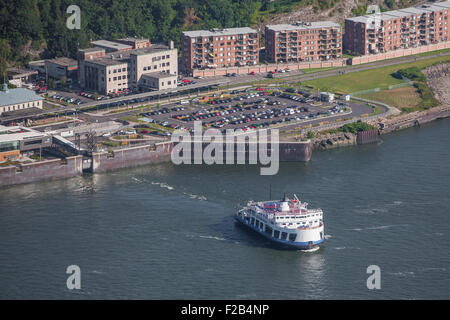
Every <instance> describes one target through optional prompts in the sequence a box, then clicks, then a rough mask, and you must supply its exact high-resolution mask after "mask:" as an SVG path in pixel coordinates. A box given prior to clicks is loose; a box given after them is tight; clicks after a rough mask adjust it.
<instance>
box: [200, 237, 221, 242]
mask: <svg viewBox="0 0 450 320" xmlns="http://www.w3.org/2000/svg"><path fill="white" fill-rule="evenodd" d="M198 237H199V238H203V239H214V240H219V241H226V240H227V239H225V238H220V237H214V236H198Z"/></svg>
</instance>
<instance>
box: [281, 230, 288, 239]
mask: <svg viewBox="0 0 450 320" xmlns="http://www.w3.org/2000/svg"><path fill="white" fill-rule="evenodd" d="M286 238H287V233H286V232H282V233H281V240H286Z"/></svg>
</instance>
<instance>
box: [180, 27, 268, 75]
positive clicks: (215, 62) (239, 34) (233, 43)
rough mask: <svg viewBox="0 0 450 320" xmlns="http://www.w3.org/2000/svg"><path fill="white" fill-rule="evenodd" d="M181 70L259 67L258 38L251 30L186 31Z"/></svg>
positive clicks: (189, 71) (182, 48) (182, 38)
mask: <svg viewBox="0 0 450 320" xmlns="http://www.w3.org/2000/svg"><path fill="white" fill-rule="evenodd" d="M181 53H182V61H181V69H182V71H183V72H185V73H192V71H193V70H194V69H205V68H226V67H235V66H251V65H256V64H258V63H259V34H258V32H257V31H256V30H254V29H251V28H230V29H212V30H197V31H185V32H183V33H182V36H181Z"/></svg>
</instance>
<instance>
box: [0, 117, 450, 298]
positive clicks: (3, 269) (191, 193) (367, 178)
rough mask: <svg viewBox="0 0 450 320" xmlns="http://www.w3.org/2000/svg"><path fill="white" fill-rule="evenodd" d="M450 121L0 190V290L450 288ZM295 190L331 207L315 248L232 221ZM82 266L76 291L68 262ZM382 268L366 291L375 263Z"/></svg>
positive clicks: (244, 293)
mask: <svg viewBox="0 0 450 320" xmlns="http://www.w3.org/2000/svg"><path fill="white" fill-rule="evenodd" d="M449 133H450V120H442V121H437V122H435V123H432V124H429V125H424V126H422V127H421V128H420V129H418V128H412V129H408V130H405V131H402V132H398V133H394V134H391V135H388V136H383V141H382V142H381V143H379V144H378V145H366V146H359V147H349V148H342V149H337V150H332V151H327V152H316V153H315V154H314V155H313V159H312V161H311V162H310V163H283V164H281V167H280V171H279V174H278V175H276V176H272V177H269V176H260V175H259V167H257V166H250V167H248V166H247V167H245V166H212V167H210V166H182V167H180V166H173V165H171V164H163V165H156V166H144V167H139V168H135V169H126V170H120V171H115V172H111V173H106V174H96V175H91V176H86V177H79V178H73V179H69V180H62V181H56V182H42V183H35V184H28V185H21V186H13V187H8V188H3V189H0V244H1V245H0V285H1V291H0V298H13V299H14V298H32V299H35V298H37V299H41V298H51V299H53V298H63V299H78V298H86V299H93V298H95V299H97V298H106V299H108V298H131V299H138V298H139V299H168V298H173V299H316V298H318V299H337V298H344V299H347V298H356V299H357V298H364V299H372V298H374V299H378V298H385V299H389V298H401V299H411V298H446V299H448V298H450V277H449V276H448V275H449V271H450V270H449V269H450V254H449V253H450V241H449V240H448V237H449V232H450V212H449V207H450V206H449V205H450V161H449V160H450V138H449ZM270 184H271V185H272V195H273V197H275V196H276V197H281V196H282V195H283V193H284V192H286V193H288V194H291V193H296V194H297V195H298V196H299V197H300V198H301V199H303V200H305V201H307V202H309V204H310V207H311V208H314V207H320V208H322V209H323V210H324V214H325V230H326V234H327V240H326V242H325V243H324V245H323V246H322V248H321V249H320V250H319V251H317V252H314V253H302V252H299V251H287V250H280V249H279V248H278V247H274V246H273V245H271V244H270V243H268V241H267V240H265V239H264V238H261V237H260V236H258V235H257V234H254V233H252V232H250V231H247V230H246V229H243V228H242V227H241V226H239V225H236V224H235V222H234V221H233V214H234V212H235V209H236V208H237V207H238V206H240V205H244V204H245V203H246V202H247V200H249V199H253V200H267V199H268V197H269V185H270ZM72 264H75V265H78V266H80V268H81V285H82V289H81V290H79V291H70V290H68V289H67V288H66V279H67V276H68V275H67V274H66V273H65V272H66V268H67V266H69V265H72ZM373 264H375V265H378V266H379V267H380V268H381V290H375V291H373V290H368V289H367V287H366V279H367V277H368V276H369V275H368V274H367V273H366V268H367V267H368V266H369V265H373Z"/></svg>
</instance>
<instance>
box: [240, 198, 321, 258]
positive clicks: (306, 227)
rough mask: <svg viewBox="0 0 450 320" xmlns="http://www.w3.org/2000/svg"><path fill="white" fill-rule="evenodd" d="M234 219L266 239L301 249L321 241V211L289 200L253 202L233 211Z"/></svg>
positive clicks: (315, 246) (316, 245)
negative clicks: (234, 213)
mask: <svg viewBox="0 0 450 320" xmlns="http://www.w3.org/2000/svg"><path fill="white" fill-rule="evenodd" d="M235 218H236V220H237V221H239V222H240V223H242V224H244V225H245V226H248V227H249V228H250V229H252V230H254V231H256V232H258V233H260V234H261V235H263V236H265V237H267V238H268V239H270V240H272V241H274V242H277V243H280V244H283V245H286V246H289V247H292V248H295V249H301V250H308V249H314V248H318V246H319V244H320V243H322V242H323V240H324V237H325V235H324V226H323V212H322V210H321V209H308V203H306V202H301V201H300V200H299V199H298V198H297V196H296V195H294V198H293V199H289V198H287V197H286V196H284V198H283V200H281V201H280V200H274V201H263V202H253V201H250V202H249V203H248V204H247V206H246V207H244V208H242V209H240V210H238V211H237V213H236V216H235Z"/></svg>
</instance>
